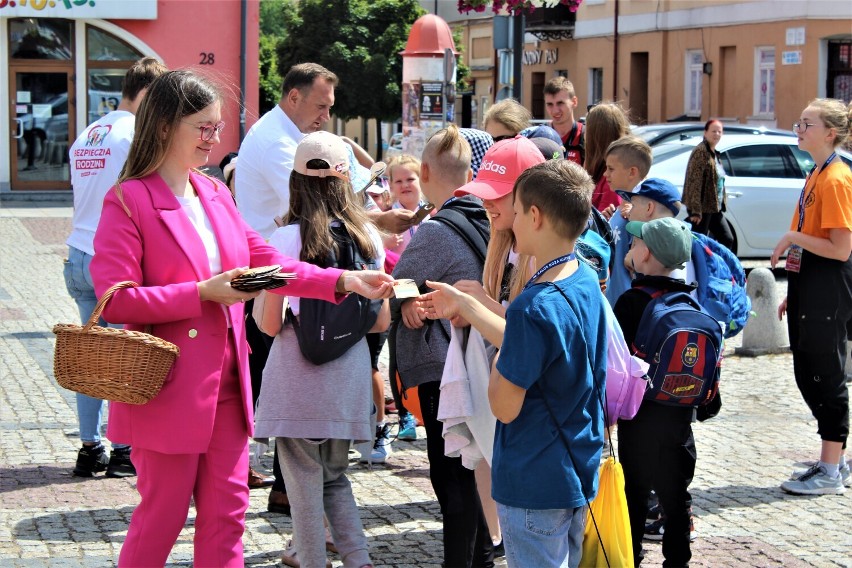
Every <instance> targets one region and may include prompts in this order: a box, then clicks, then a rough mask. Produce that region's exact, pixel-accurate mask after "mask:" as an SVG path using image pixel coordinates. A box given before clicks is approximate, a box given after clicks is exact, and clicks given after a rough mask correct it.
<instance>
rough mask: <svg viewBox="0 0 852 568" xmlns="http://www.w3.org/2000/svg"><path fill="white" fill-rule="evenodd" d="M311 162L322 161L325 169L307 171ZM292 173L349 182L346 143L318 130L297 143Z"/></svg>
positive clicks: (329, 133) (335, 136) (337, 137)
mask: <svg viewBox="0 0 852 568" xmlns="http://www.w3.org/2000/svg"><path fill="white" fill-rule="evenodd" d="M311 160H323V161H324V162H326V163H327V164H328V165H329V167H328V168H326V169H321V170H317V169H309V168H308V162H310V161H311ZM293 171H295V172H298V173H300V174H302V175H306V176H313V177H327V176H334V177H339V178H341V179H345V180H347V181H348V180H349V154H348V152H347V151H346V143H345V142H344V141H343V140H341V139H340V137H339V136H337V135H335V134H332V133H331V132H326V131H324V130H320V131H317V132H311V133H310V134H308V135H307V136H305V137H304V138H302V141H301V142H299V145H298V146H297V147H296V156H295V158H294V159H293Z"/></svg>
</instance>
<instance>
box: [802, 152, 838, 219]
mask: <svg viewBox="0 0 852 568" xmlns="http://www.w3.org/2000/svg"><path fill="white" fill-rule="evenodd" d="M836 156H837V152H832V153H831V156H829V157H828V159H827V160H826V161H825V163H824V164H823V165H822V167H821V168H820V169H819V171H818V172H817V178H819V174H821V173H822V170H824V169H825V168H827V167H828V164H830V163H831V160H833V159H834V158H835V157H836ZM815 169H816V164H814V167H813V168H811V171H810V172H809V173H808V177H806V178H805V187H803V188H802V193H801V194H800V195H799V228H798V229H796V230H797V231H799V232H801V231H802V226H803V225H804V224H805V190H806V189H807V188H808V182H809V181H810V180H811V176H812V175H813V173H814V170H815ZM815 189H816V180H814V187H813V189H811V190H810V192H808V197H810V195H811V193H813V192H814V190H815Z"/></svg>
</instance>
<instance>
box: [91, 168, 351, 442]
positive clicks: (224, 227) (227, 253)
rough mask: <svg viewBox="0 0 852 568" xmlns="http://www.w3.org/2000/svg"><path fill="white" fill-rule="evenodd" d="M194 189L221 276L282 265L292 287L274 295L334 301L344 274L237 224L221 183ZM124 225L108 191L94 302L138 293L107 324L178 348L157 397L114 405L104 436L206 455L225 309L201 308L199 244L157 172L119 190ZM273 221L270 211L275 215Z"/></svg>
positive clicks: (237, 314)
mask: <svg viewBox="0 0 852 568" xmlns="http://www.w3.org/2000/svg"><path fill="white" fill-rule="evenodd" d="M190 179H191V181H192V184H193V185H194V186H195V189H196V191H197V193H198V196H199V198H200V199H201V203H202V205H203V207H204V210H205V211H206V213H207V216H208V217H209V219H210V224H211V226H212V227H213V231H214V232H215V233H216V238H217V241H218V244H219V253H220V256H221V258H222V270H223V271H227V270H230V269H232V268H237V267H241V266H250V267H255V266H265V265H269V264H280V265H282V266H283V270H284V271H285V272H295V273H296V274H298V278H297V279H296V280H295V281H292V282H291V283H290V284H289V285H288V286H286V287H284V288H280V289H279V291H281V292H285V291H286V293H287V294H289V295H295V296H305V297H309V298H319V299H323V300H329V301H340V299H341V298H342V296H339V295H337V294H335V284H336V282H337V279H338V278H339V276H340V273H341V271H340V270H337V269H326V270H323V269H320V268H318V267H316V266H314V265H312V264H307V263H303V262H299V261H297V260H294V259H291V258H288V257H285V256H282V255H281V253H279V252H278V251H277V250H276V249H275V248H274V247H271V246H269V245H268V244H267V243H266V241H264V240H263V238H262V237H261V236H260V235H258V234H257V233H256V232H255V231H254V230H252V229H251V228H250V227H249V226H248V225H247V224H246V223H245V222H244V221H243V219H242V217H240V214H239V213H238V212H237V209H236V207H235V206H234V202H233V200H232V199H231V195H230V194H229V193H228V190H227V189H226V188H225V186H224V185H222V184H221V183H219V182H217V181H214V180H212V179H210V178H207V177H205V176H203V175H200V174H197V173H194V172H193V173H192V174H191V175H190ZM121 188H122V192H123V195H124V203H125V204H126V206H127V208H128V209H129V210H130V216H128V214H127V212H126V211H125V210H124V208H123V207H122V205H121V203H120V201H119V200H118V197H117V196H116V194H115V188H113V189H111V190H110V192H109V193H108V194H107V196H106V198H105V199H104V206H103V213H102V215H101V220H100V224H99V225H98V229H97V232H96V234H95V256H94V258H93V260H92V263H91V266H90V270H91V274H92V280H93V282H94V285H95V292H96V293H97V295H98V297H100V296H101V295H102V294H103V293H104V292H105V291H106V290H107V288H109V287H110V286H111V285H113V284H115V283H116V282H121V281H123V280H132V281H134V282H136V283H138V284H139V287H138V288H132V289H123V290H119V291H118V292H116V293H115V295H113V297H112V300H111V301H110V302H109V304H108V305H107V306H106V309H105V310H104V313H103V316H104V319H106V320H107V321H110V322H123V323H124V324H125V327H126V328H127V329H134V330H144V328H145V326H147V325H152V326H153V331H152V333H153V334H154V335H156V336H158V337H161V338H163V339H166V340H168V341H171V342H172V343H174V344H176V345H177V346H178V347H179V348H180V356H179V357H178V358H177V361H176V362H175V365H174V367H173V368H172V370H171V372H170V373H169V376H168V377H167V378H166V382H165V384H164V385H163V388H162V390H161V391H160V393H159V394H158V395H157V396H156V397H155V398H154V399H153V400H151V401H150V402H149V403H147V404H143V405H129V404H122V403H118V402H115V403H112V404H111V405H110V409H109V425H108V427H107V437H108V438H109V439H110V440H112V441H114V442H121V443H126V444H130V445H132V446H137V447H143V448H147V449H151V450H154V451H158V452H163V453H203V452H205V451H207V446H208V445H209V442H210V437H211V434H212V430H213V419H214V414H215V410H216V401H217V396H218V385H219V378H220V374H221V369H222V361H223V358H224V354H225V348H226V341H227V340H228V327H227V325H228V324H227V318H226V317H225V310H223V307H222V304H217V303H214V302H202V301H201V299H200V298H199V296H198V288H197V286H196V285H197V283H198V282H199V281H201V280H206V279H208V278H210V277H211V276H212V275H211V274H210V268H209V265H208V259H207V254H206V252H205V250H204V245H203V244H202V242H201V238H200V237H199V236H198V233H197V232H196V230H195V228H194V227H193V226H192V224H191V223H190V221H189V218H188V217H187V216H186V214H185V213H184V212H183V210H182V209H181V206H180V204H179V203H178V201H177V199H176V198H175V196H174V194H173V193H172V192H171V190H170V189H169V188H168V186H167V185H166V184H165V182H164V181H163V180H162V178H161V177H160V176H159V175H158V174H156V173H154V174H151V175H150V176H148V177H146V178H144V179H141V180H132V181H126V182H124V183H122V184H121ZM271 213H272V212H270V214H271ZM243 308H244V305H243V304H241V303H238V304H236V305H233V306H231V307H229V308H226V309H227V310H228V311H229V314H230V319H231V322H232V326H233V332H234V340H235V344H236V349H237V358H238V361H239V374H240V389H241V391H242V397H243V404H244V407H245V416H246V426H247V428H248V431H249V434H251V433H252V432H253V430H254V411H253V408H252V403H251V401H252V396H251V380H250V378H249V368H248V344H247V343H246V339H245V319H244V310H243Z"/></svg>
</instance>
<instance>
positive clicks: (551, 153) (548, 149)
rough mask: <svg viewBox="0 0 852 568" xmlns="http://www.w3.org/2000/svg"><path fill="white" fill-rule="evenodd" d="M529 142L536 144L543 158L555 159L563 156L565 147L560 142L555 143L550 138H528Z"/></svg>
mask: <svg viewBox="0 0 852 568" xmlns="http://www.w3.org/2000/svg"><path fill="white" fill-rule="evenodd" d="M530 142H532V143H533V144H535V145H536V147H537V148H538V150H539V152H541V155H542V156H544V159H545V160H556V159H559V158H562V157H564V155H565V148H563V147H562V145H561V144H557V143H556V142H554V141H553V140H551V139H550V138H543V137H538V138H530Z"/></svg>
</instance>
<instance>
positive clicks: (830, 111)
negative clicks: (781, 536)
mask: <svg viewBox="0 0 852 568" xmlns="http://www.w3.org/2000/svg"><path fill="white" fill-rule="evenodd" d="M851 123H852V105H850V106H848V107H847V106H846V104H845V103H843V102H842V101H838V100H834V99H815V100H813V101H811V102H810V104H809V105H808V106H807V108H805V110H803V111H802V114H801V117H800V118H799V121H798V122H797V123H796V124H794V125H793V131H794V132H795V133H796V135H797V136H798V138H799V148H801V149H802V150H805V151H806V152H808V153H809V154H810V155H811V156H812V157H813V159H814V168H813V169H812V170H811V173H810V174H809V175H808V178H807V180H806V181H805V187H804V188H803V189H802V193H801V195H800V197H799V204H798V206H797V207H796V211H795V213H794V215H793V221H792V223H791V226H790V229H791V230H790V231H788V232H787V233H786V234H785V235H784V236H783V237H782V238H781V241H780V242H779V243H778V245H777V246H776V247H775V250H774V251H773V252H772V259H771V263H772V267H773V268H774V267H775V265H776V263H777V262H778V259H779V257H780V256H781V255H783V254H784V253H785V252H787V263H786V269H787V278H788V286H787V297H786V298H785V299H784V301H782V302H781V305H780V306H779V307H778V317H779V318H780V317H782V316H783V315H784V313H785V312H786V314H787V327H788V330H789V332H790V349H791V350H792V351H793V374H794V375H795V377H796V384H797V385H798V387H799V391H800V392H801V393H802V397H803V398H804V399H805V402H806V403H807V405H808V407H809V408H810V409H811V413H812V414H813V415H814V418H816V420H817V426H818V428H817V431H818V432H819V435H820V438H821V439H822V448H821V452H820V458H819V461H818V462H816V463H814V464H813V465H812V466H811V467H810V468H809V469H807V470H804V471H799V472H794V473H793V475H792V477H791V478H790V479H789V480H788V481H785V482H784V483H782V484H781V489H783V490H784V491H786V492H787V493H792V494H794V495H827V494H830V495H836V494H841V493H843V492H845V490H846V489H845V486H848V485H849V484H850V482H851V481H852V480H850V471H849V466H848V465H847V464H846V460H845V457H844V455H843V452H844V449H845V447H846V439H847V437H848V435H849V391H848V389H847V386H846V375H845V372H844V364H845V361H846V341H847V327H848V326H849V324H850V323H852V258H850V254H852V172H850V170H849V168H848V167H847V166H846V164H844V163H843V162H842V161H841V160H840V158H839V157H838V156H837V154H836V152H835V149H836V148H837V147H838V146H840V145H841V144H843V143H844V142H845V141H846V140H847V139H848V138H849V129H850V124H851Z"/></svg>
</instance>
